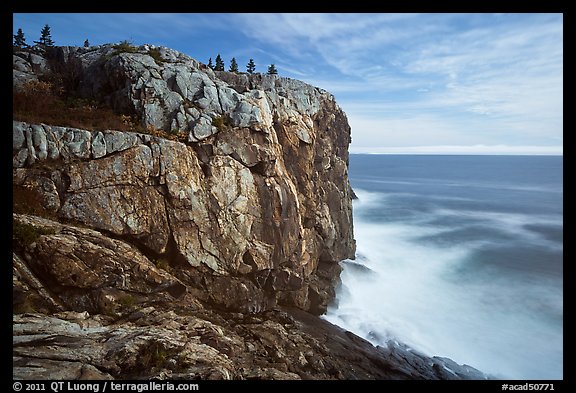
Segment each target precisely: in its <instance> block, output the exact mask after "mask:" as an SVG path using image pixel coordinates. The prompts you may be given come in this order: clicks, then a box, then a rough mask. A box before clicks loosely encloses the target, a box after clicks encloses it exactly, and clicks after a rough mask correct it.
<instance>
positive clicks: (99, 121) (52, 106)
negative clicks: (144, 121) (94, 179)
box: [12, 81, 188, 142]
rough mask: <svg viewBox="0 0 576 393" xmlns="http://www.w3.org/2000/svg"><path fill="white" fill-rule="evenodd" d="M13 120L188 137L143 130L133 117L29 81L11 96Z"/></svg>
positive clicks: (175, 138) (55, 88)
mask: <svg viewBox="0 0 576 393" xmlns="http://www.w3.org/2000/svg"><path fill="white" fill-rule="evenodd" d="M12 105H13V112H12V115H13V119H14V120H19V121H24V122H27V123H35V124H38V123H45V124H50V125H55V126H61V127H73V128H80V129H83V130H90V131H103V130H118V131H132V132H141V133H146V134H151V135H154V136H158V137H161V138H166V139H170V140H177V141H181V142H184V141H186V139H187V137H188V134H187V133H186V132H179V131H177V130H172V131H170V132H167V131H164V130H159V129H155V128H154V127H151V126H148V127H143V126H142V125H140V121H139V119H138V118H137V117H136V116H133V115H132V116H130V115H127V114H122V113H116V112H114V111H113V110H112V109H111V108H109V107H107V106H105V105H103V104H99V103H96V102H94V101H91V100H86V99H80V98H75V97H72V96H70V95H68V94H66V93H65V92H64V90H63V89H62V88H58V87H56V86H55V85H53V84H52V83H50V82H43V81H32V82H28V83H26V84H25V85H24V87H23V88H22V89H21V90H14V91H13V93H12Z"/></svg>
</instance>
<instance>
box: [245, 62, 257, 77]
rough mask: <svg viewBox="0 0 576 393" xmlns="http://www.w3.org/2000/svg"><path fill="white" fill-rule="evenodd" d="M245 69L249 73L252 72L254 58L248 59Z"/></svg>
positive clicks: (254, 65)
mask: <svg viewBox="0 0 576 393" xmlns="http://www.w3.org/2000/svg"><path fill="white" fill-rule="evenodd" d="M246 71H248V73H249V74H253V73H254V71H256V64H254V59H250V61H249V62H248V64H247V65H246Z"/></svg>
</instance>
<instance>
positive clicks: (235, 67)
mask: <svg viewBox="0 0 576 393" xmlns="http://www.w3.org/2000/svg"><path fill="white" fill-rule="evenodd" d="M228 71H230V72H238V63H237V62H236V58H235V57H233V58H232V60H231V61H230V69H229V70H228Z"/></svg>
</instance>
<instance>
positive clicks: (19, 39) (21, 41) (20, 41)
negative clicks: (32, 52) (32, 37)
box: [14, 29, 28, 48]
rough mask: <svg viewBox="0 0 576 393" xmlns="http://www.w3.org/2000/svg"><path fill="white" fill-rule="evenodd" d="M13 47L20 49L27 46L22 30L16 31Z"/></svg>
mask: <svg viewBox="0 0 576 393" xmlns="http://www.w3.org/2000/svg"><path fill="white" fill-rule="evenodd" d="M14 46H19V47H20V48H25V47H27V46H28V44H26V37H24V32H23V31H22V29H18V31H17V32H16V34H14Z"/></svg>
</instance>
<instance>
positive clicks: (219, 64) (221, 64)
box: [214, 53, 224, 71]
mask: <svg viewBox="0 0 576 393" xmlns="http://www.w3.org/2000/svg"><path fill="white" fill-rule="evenodd" d="M214 71H224V61H223V60H222V57H221V56H220V53H218V56H216V66H215V67H214Z"/></svg>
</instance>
